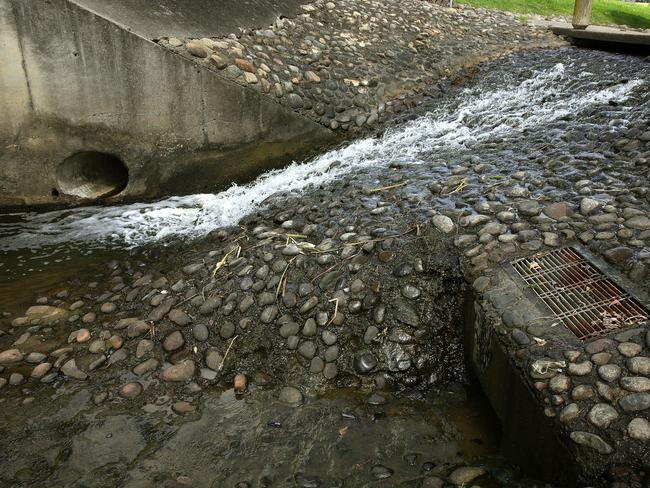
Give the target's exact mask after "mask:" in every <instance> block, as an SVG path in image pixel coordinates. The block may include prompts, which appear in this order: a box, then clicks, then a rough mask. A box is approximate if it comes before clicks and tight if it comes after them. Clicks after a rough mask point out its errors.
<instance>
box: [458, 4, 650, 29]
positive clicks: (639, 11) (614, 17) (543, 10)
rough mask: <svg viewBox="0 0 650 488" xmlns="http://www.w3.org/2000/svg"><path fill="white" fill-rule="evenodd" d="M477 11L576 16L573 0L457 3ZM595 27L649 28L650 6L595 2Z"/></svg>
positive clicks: (592, 17)
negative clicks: (489, 10) (483, 9)
mask: <svg viewBox="0 0 650 488" xmlns="http://www.w3.org/2000/svg"><path fill="white" fill-rule="evenodd" d="M457 1H458V2H459V3H465V4H468V5H472V6H474V7H484V8H491V9H495V10H506V11H508V12H516V13H519V14H539V15H565V16H571V15H573V0H457ZM591 22H592V23H593V24H601V25H606V24H622V25H628V26H630V27H638V28H642V29H648V28H650V4H648V3H629V2H623V1H620V0H593V10H592V15H591Z"/></svg>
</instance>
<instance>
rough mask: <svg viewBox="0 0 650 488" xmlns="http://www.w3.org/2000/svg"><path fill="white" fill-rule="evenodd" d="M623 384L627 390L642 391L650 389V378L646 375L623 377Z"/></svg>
mask: <svg viewBox="0 0 650 488" xmlns="http://www.w3.org/2000/svg"><path fill="white" fill-rule="evenodd" d="M621 386H622V387H623V388H625V389H626V390H627V391H631V392H634V393H641V392H644V391H650V378H646V377H645V376H626V377H624V378H621Z"/></svg>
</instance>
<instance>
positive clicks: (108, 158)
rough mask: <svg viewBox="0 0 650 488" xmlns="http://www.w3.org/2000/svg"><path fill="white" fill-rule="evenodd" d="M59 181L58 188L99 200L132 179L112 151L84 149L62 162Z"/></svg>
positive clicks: (122, 188) (58, 169) (124, 185)
mask: <svg viewBox="0 0 650 488" xmlns="http://www.w3.org/2000/svg"><path fill="white" fill-rule="evenodd" d="M56 181H57V187H58V190H59V191H60V192H61V193H63V194H66V195H73V196H76V197H80V198H90V199H98V198H105V197H109V196H112V195H116V194H118V193H120V192H121V191H122V190H124V188H126V185H127V184H128V182H129V171H128V169H127V168H126V166H125V165H124V163H123V162H122V161H121V160H120V159H119V158H118V157H116V156H113V155H112V154H108V153H103V152H97V151H83V152H79V153H76V154H73V155H72V156H70V157H68V158H66V159H64V160H63V161H62V162H61V164H59V166H58V167H57V169H56Z"/></svg>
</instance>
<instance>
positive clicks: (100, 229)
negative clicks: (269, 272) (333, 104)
mask: <svg viewBox="0 0 650 488" xmlns="http://www.w3.org/2000/svg"><path fill="white" fill-rule="evenodd" d="M566 71H567V70H566V68H565V66H564V65H563V64H556V65H555V66H553V67H551V68H549V69H546V70H541V71H538V72H535V73H533V75H532V76H531V77H530V78H528V79H527V80H525V81H523V82H520V83H518V84H513V85H511V86H504V87H502V88H500V89H498V90H492V91H489V90H479V89H473V90H465V92H464V93H463V97H462V99H461V100H460V102H457V103H456V105H455V106H452V107H447V108H446V109H445V108H440V109H438V110H436V111H435V112H434V113H430V114H428V115H425V116H422V117H420V118H418V119H416V120H414V121H412V122H409V123H405V124H403V125H401V126H399V127H398V128H395V129H390V130H388V131H386V132H385V133H384V135H383V136H381V137H379V138H368V139H361V140H357V141H354V142H352V143H350V144H348V145H346V146H345V147H342V148H340V149H337V150H334V151H330V152H327V153H325V154H323V155H321V156H319V157H317V158H315V159H313V160H311V161H308V162H306V163H303V164H298V163H293V164H291V165H290V166H288V167H286V168H284V169H281V170H276V171H269V172H267V173H264V174H262V175H261V176H260V177H258V178H257V179H256V180H255V181H253V182H251V183H250V184H247V185H242V186H239V185H233V186H231V187H230V188H229V189H227V190H225V191H223V192H220V193H217V194H197V195H189V196H183V197H173V198H167V199H164V200H160V201H157V202H153V203H136V204H131V205H120V206H112V207H100V206H96V207H83V208H76V209H71V210H70V209H69V210H61V211H54V212H47V213H29V214H15V215H14V217H15V218H16V220H17V221H19V222H17V223H12V224H0V236H2V237H0V250H12V249H21V248H31V249H38V248H41V247H44V246H53V245H60V244H63V243H75V242H76V243H97V244H100V243H101V245H113V246H119V247H123V248H133V247H136V246H138V245H141V244H144V243H147V242H151V241H156V240H159V239H162V238H165V237H169V236H174V237H182V238H183V239H188V238H196V237H201V236H204V235H206V234H208V233H209V232H210V231H212V230H214V229H216V228H219V227H222V226H228V225H233V224H236V223H237V222H238V221H239V220H240V219H241V218H242V217H244V216H246V215H248V214H250V213H251V212H253V211H254V210H255V209H257V208H258V207H259V206H260V205H261V204H262V203H263V202H264V200H265V199H267V198H268V197H269V196H271V195H272V194H274V193H277V192H288V191H293V192H300V191H304V190H306V189H308V188H309V187H310V186H313V185H322V184H325V183H328V182H331V181H334V180H336V179H337V178H339V177H340V176H341V175H344V174H346V173H350V172H354V171H357V170H359V169H362V168H368V167H370V168H373V169H380V168H382V167H384V166H387V165H389V164H390V163H393V162H401V163H408V164H418V163H419V162H421V161H422V158H423V157H424V156H425V155H426V154H430V153H431V151H435V150H436V149H441V148H443V147H444V148H454V147H458V148H462V147H464V146H465V145H467V144H473V143H476V142H481V141H484V140H490V139H491V138H494V137H499V136H502V135H504V134H507V133H512V132H513V131H523V130H525V129H527V128H533V127H538V126H540V125H544V124H547V123H549V122H552V121H554V120H558V119H561V118H562V117H565V116H567V115H568V114H576V113H579V112H580V111H581V110H584V109H586V108H589V107H592V106H594V105H595V104H603V103H608V102H613V101H616V102H621V101H624V100H625V99H626V98H627V97H628V96H629V95H630V94H631V92H632V91H633V90H634V89H635V88H637V87H638V86H639V85H642V84H644V83H645V82H644V81H641V80H632V81H628V82H626V83H621V84H617V85H612V86H608V87H605V88H603V87H601V86H598V85H597V84H596V80H595V79H593V80H591V79H590V78H591V77H592V76H593V75H591V74H590V73H587V72H582V74H581V82H582V83H583V86H585V85H586V86H587V88H586V89H583V90H580V91H577V92H576V91H574V90H572V89H568V88H567V83H569V82H570V81H572V80H573V81H575V78H572V77H574V76H575V74H572V76H571V77H570V76H568V75H567V74H566ZM571 78H572V79H571ZM594 78H595V77H594ZM334 162H340V164H338V165H332V163H334Z"/></svg>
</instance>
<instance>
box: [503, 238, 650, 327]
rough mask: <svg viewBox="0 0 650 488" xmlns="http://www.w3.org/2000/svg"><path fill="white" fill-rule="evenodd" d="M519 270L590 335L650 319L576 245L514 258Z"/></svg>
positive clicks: (566, 321) (541, 295) (550, 304)
mask: <svg viewBox="0 0 650 488" xmlns="http://www.w3.org/2000/svg"><path fill="white" fill-rule="evenodd" d="M512 265H513V267H514V268H515V270H516V271H517V273H518V274H519V275H520V276H521V277H522V278H523V279H524V281H525V282H526V284H527V285H528V286H529V287H530V288H531V289H532V290H533V291H534V292H535V293H536V294H537V296H538V297H539V298H541V299H542V300H543V302H544V303H545V304H546V305H547V306H548V307H549V308H550V309H551V310H552V311H553V313H554V314H555V315H556V316H557V318H558V319H560V320H561V321H562V323H563V324H564V325H566V326H567V328H568V329H569V330H570V331H571V332H573V333H574V334H575V335H576V336H577V337H578V338H580V339H589V338H593V337H598V336H601V335H603V334H606V333H608V332H610V331H612V330H616V329H620V328H623V327H628V326H632V325H635V324H638V323H640V322H643V321H645V320H647V319H648V316H649V315H650V314H649V313H648V311H647V310H646V309H645V307H644V306H643V305H641V304H640V303H639V302H638V301H637V300H636V299H635V298H634V297H632V296H630V294H628V293H626V292H625V291H624V290H622V289H621V288H620V287H619V286H618V285H616V284H615V283H614V282H613V281H611V280H610V279H608V278H607V277H606V276H605V275H603V274H602V273H601V272H600V271H599V270H598V269H597V268H596V267H595V266H594V265H592V264H591V263H590V262H589V261H588V260H587V259H585V258H584V257H583V256H581V255H580V254H579V253H578V251H576V250H575V249H573V248H564V249H558V250H556V251H551V252H545V253H539V254H536V255H534V256H529V257H527V258H522V259H517V260H515V261H513V262H512Z"/></svg>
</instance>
